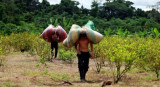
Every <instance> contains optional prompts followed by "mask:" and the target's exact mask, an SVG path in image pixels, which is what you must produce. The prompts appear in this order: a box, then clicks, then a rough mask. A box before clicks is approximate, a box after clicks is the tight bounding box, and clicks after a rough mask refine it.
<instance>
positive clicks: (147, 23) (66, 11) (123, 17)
mask: <svg viewBox="0 0 160 87" xmlns="http://www.w3.org/2000/svg"><path fill="white" fill-rule="evenodd" d="M157 3H158V2H157ZM79 4H80V3H79V2H78V1H73V0H61V2H60V3H59V4H55V5H51V4H50V3H49V2H48V1H47V0H42V2H39V0H0V33H2V34H11V33H19V32H24V31H29V32H37V33H38V32H42V31H43V30H44V28H46V27H47V26H48V24H50V23H54V24H59V25H62V27H63V28H65V29H66V30H67V31H69V28H70V27H71V25H72V24H73V23H74V24H75V23H76V24H78V25H80V26H83V25H84V24H85V23H87V21H88V20H92V21H93V22H94V23H95V27H96V30H97V31H99V32H101V33H104V30H105V31H108V30H111V31H112V33H113V34H116V32H117V31H118V30H119V29H122V30H123V31H125V30H127V31H129V32H130V33H136V32H151V31H152V30H153V28H157V29H158V30H159V29H160V13H159V9H158V8H155V7H156V6H159V5H160V4H156V5H153V6H151V7H152V10H149V11H144V10H142V9H140V8H138V9H136V8H135V7H133V6H132V5H133V4H134V3H133V2H131V1H126V0H106V2H104V3H99V2H98V1H96V0H93V2H92V5H91V9H87V8H84V7H83V6H81V7H80V8H79V7H78V5H79ZM66 24H69V25H66Z"/></svg>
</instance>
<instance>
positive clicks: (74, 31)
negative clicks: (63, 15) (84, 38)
mask: <svg viewBox="0 0 160 87" xmlns="http://www.w3.org/2000/svg"><path fill="white" fill-rule="evenodd" d="M80 32H81V27H80V26H78V25H76V24H73V25H72V27H71V29H70V31H69V33H68V36H67V38H66V39H65V40H64V41H63V45H64V46H67V47H72V46H74V44H75V43H76V41H77V40H78V39H79V35H80Z"/></svg>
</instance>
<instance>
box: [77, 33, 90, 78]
mask: <svg viewBox="0 0 160 87" xmlns="http://www.w3.org/2000/svg"><path fill="white" fill-rule="evenodd" d="M89 44H90V47H91V54H90V53H89V46H88V45H89ZM75 49H76V51H77V56H78V68H79V73H80V81H86V79H85V76H86V73H87V71H88V68H89V58H90V57H91V58H93V44H92V42H91V41H90V40H89V39H88V38H87V36H86V33H85V32H81V34H80V37H79V40H78V41H77V42H76V44H75Z"/></svg>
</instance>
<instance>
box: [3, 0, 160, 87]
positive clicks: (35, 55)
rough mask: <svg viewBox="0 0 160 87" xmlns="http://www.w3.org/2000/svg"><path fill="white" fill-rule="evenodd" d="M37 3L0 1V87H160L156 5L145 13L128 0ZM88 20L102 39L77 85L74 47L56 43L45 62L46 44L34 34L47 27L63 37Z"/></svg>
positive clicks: (159, 24)
mask: <svg viewBox="0 0 160 87" xmlns="http://www.w3.org/2000/svg"><path fill="white" fill-rule="evenodd" d="M41 1H42V2H40V0H0V87H67V86H71V87H101V86H102V84H103V82H106V81H112V84H111V85H110V87H160V80H159V79H160V8H159V6H160V1H158V2H157V3H155V4H153V5H151V6H148V7H150V9H151V10H147V11H144V10H143V9H141V8H136V7H134V3H133V2H132V1H131V0H104V1H105V2H101V1H102V0H93V1H92V3H91V6H90V7H91V9H88V8H84V7H83V5H82V6H81V7H79V5H80V3H79V1H80V0H79V1H78V0H59V1H60V3H59V4H50V2H49V1H48V0H41ZM143 4H144V3H143ZM89 20H91V21H93V23H94V27H95V30H96V31H97V32H99V33H101V34H103V35H104V38H103V40H102V41H101V42H100V43H99V44H94V59H90V65H89V67H90V68H89V71H88V73H87V80H88V81H87V82H83V83H82V82H80V81H79V79H80V78H79V72H78V65H77V56H76V51H75V49H74V47H72V48H66V47H65V46H63V44H62V43H60V44H59V50H58V59H57V60H53V61H52V62H51V52H50V51H51V49H50V43H48V42H46V41H44V40H43V39H41V38H40V37H39V36H40V34H41V33H42V32H43V30H44V29H45V28H46V27H47V26H48V25H49V24H52V25H54V26H57V25H60V26H62V27H63V28H64V29H65V31H66V32H67V33H68V32H69V30H70V28H71V26H72V24H77V25H80V26H84V25H85V24H86V23H87V21H89Z"/></svg>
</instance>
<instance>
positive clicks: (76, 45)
mask: <svg viewBox="0 0 160 87" xmlns="http://www.w3.org/2000/svg"><path fill="white" fill-rule="evenodd" d="M75 49H76V51H77V54H80V51H79V49H78V41H77V42H76V43H75Z"/></svg>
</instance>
